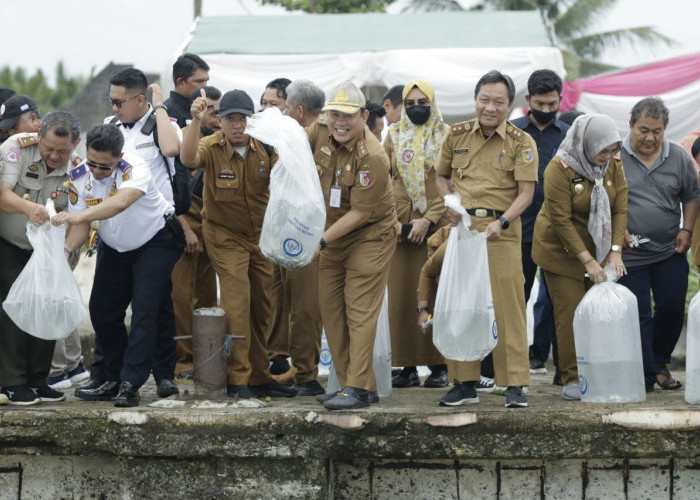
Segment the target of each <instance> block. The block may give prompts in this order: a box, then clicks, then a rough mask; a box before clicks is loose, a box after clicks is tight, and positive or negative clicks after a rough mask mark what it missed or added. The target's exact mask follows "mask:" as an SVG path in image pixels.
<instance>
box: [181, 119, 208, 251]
mask: <svg viewBox="0 0 700 500" xmlns="http://www.w3.org/2000/svg"><path fill="white" fill-rule="evenodd" d="M188 128H190V127H189V125H188V126H186V127H183V129H182V133H183V135H184V134H185V131H186V130H187V129H188ZM203 137H204V134H202V131H201V130H200V131H199V139H200V140H201V139H202V138H203ZM197 170H198V169H188V171H189V172H190V175H195V174H196V173H197ZM203 207H204V200H202V198H200V197H199V196H197V195H195V194H194V193H193V194H192V203H191V204H190V209H189V210H188V211H187V213H185V214H183V215H182V217H184V218H185V220H186V221H187V224H189V226H190V229H192V231H194V234H196V235H197V239H198V240H199V241H198V242H197V250H198V251H200V252H201V251H203V249H204V246H203V245H202V241H203V240H202V208H203Z"/></svg>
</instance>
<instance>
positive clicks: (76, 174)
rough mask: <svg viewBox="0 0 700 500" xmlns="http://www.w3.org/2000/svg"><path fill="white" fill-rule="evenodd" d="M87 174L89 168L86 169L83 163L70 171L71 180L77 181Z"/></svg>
mask: <svg viewBox="0 0 700 500" xmlns="http://www.w3.org/2000/svg"><path fill="white" fill-rule="evenodd" d="M85 172H87V168H86V167H85V164H84V163H82V164H80V165H78V166H77V167H75V168H74V169H73V170H71V171H70V180H72V181H74V180H76V179H77V178H78V177H80V176H81V175H84V174H85Z"/></svg>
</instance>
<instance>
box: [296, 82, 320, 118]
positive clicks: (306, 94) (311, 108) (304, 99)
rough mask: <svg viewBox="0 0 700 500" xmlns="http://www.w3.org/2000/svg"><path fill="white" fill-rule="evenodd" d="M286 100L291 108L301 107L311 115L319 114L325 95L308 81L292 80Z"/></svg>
mask: <svg viewBox="0 0 700 500" xmlns="http://www.w3.org/2000/svg"><path fill="white" fill-rule="evenodd" d="M287 98H288V99H289V102H290V103H291V104H292V106H301V107H303V108H304V109H305V110H307V111H308V112H309V113H312V114H318V113H320V112H321V109H323V106H324V105H325V104H326V94H325V93H324V92H323V90H322V89H321V88H320V87H319V86H318V85H316V84H315V83H313V82H311V81H309V80H294V81H293V82H292V83H290V84H289V86H288V87H287Z"/></svg>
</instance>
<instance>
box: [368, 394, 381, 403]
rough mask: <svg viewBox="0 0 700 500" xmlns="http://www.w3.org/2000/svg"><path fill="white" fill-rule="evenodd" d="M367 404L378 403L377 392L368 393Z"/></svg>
mask: <svg viewBox="0 0 700 500" xmlns="http://www.w3.org/2000/svg"><path fill="white" fill-rule="evenodd" d="M369 402H370V403H372V404H377V403H379V393H378V392H377V391H369Z"/></svg>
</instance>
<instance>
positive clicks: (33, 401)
mask: <svg viewBox="0 0 700 500" xmlns="http://www.w3.org/2000/svg"><path fill="white" fill-rule="evenodd" d="M2 393H3V394H4V395H5V396H7V399H8V400H9V401H8V402H9V403H10V404H11V405H15V406H30V405H38V404H39V403H41V398H40V397H39V396H37V394H36V392H34V391H33V390H31V389H30V388H29V387H28V386H26V385H24V384H22V385H10V386H7V387H3V389H2Z"/></svg>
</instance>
